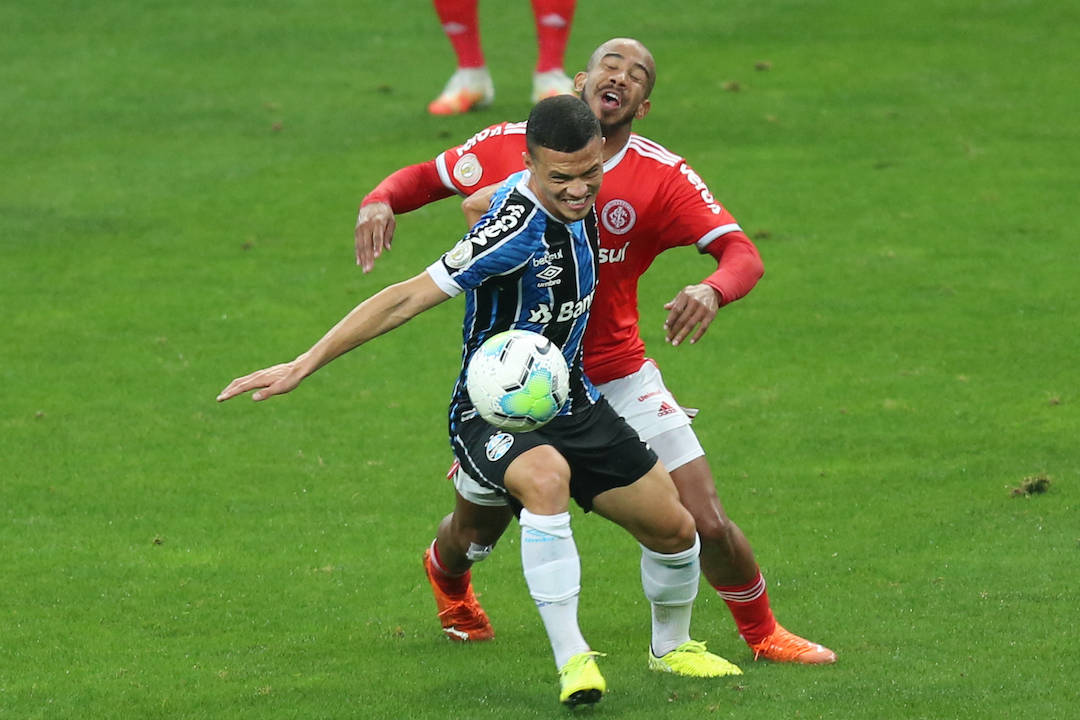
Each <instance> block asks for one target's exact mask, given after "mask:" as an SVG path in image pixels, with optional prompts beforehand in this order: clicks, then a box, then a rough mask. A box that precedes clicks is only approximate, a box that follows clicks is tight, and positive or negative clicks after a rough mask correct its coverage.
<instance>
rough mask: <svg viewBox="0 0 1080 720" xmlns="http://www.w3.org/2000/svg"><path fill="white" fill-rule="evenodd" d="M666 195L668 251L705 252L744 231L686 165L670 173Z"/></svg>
mask: <svg viewBox="0 0 1080 720" xmlns="http://www.w3.org/2000/svg"><path fill="white" fill-rule="evenodd" d="M663 195H664V201H663V208H664V213H665V216H666V217H667V223H666V227H665V228H664V232H663V233H661V234H662V236H663V237H664V238H665V245H667V246H668V247H673V246H676V245H696V246H697V248H698V250H699V251H700V252H705V248H706V247H707V246H708V245H709V243H711V242H712V241H714V240H715V239H716V238H718V237H722V236H723V235H725V234H727V233H730V232H736V231H741V230H742V228H741V227H739V223H738V222H737V221H736V220H735V218H734V217H732V215H731V213H729V212H728V211H727V209H726V208H724V207H723V206H722V205H721V204H720V201H719V200H717V199H716V198H715V197H713V194H712V192H711V191H710V190H709V186H708V185H706V184H705V181H704V180H702V179H701V176H700V175H698V174H697V173H696V172H694V170H693V168H691V167H690V166H689V165H688V164H687V163H686V161H681V162H679V163H678V165H677V166H676V167H674V168H672V169H671V170H670V172H669V175H668V178H667V180H666V182H665V183H664V192H663Z"/></svg>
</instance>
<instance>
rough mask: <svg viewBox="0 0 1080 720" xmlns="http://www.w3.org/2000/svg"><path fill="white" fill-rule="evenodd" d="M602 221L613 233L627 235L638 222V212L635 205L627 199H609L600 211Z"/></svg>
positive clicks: (605, 227) (606, 228)
mask: <svg viewBox="0 0 1080 720" xmlns="http://www.w3.org/2000/svg"><path fill="white" fill-rule="evenodd" d="M600 222H601V223H603V225H604V229H605V230H607V231H608V232H609V233H611V234H612V235H625V234H626V233H628V232H630V230H631V229H632V228H633V227H634V224H635V223H637V213H636V212H635V211H634V206H633V205H631V204H630V203H628V202H626V201H625V200H619V199H615V200H608V202H607V203H606V204H605V205H604V209H603V210H601V211H600Z"/></svg>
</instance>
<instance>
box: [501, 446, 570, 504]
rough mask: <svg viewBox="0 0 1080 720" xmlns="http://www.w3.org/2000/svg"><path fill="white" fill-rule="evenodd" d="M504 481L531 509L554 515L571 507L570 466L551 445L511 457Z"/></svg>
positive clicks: (518, 498)
mask: <svg viewBox="0 0 1080 720" xmlns="http://www.w3.org/2000/svg"><path fill="white" fill-rule="evenodd" d="M505 484H506V488H507V490H509V491H510V492H511V493H512V494H513V495H514V496H515V497H516V498H517V500H518V502H520V503H521V504H522V505H523V506H524V507H525V508H526V509H527V510H529V511H530V512H537V513H540V514H555V513H559V512H564V511H565V510H567V509H568V508H569V506H570V466H569V465H568V464H567V463H566V459H565V458H563V456H562V455H561V454H559V452H558V451H557V450H555V449H554V448H552V447H549V446H540V447H537V448H533V449H532V450H529V451H528V452H527V453H525V454H524V455H521V456H520V457H519V458H517V459H516V460H514V462H512V463H511V464H510V467H509V468H507V471H506V477H505Z"/></svg>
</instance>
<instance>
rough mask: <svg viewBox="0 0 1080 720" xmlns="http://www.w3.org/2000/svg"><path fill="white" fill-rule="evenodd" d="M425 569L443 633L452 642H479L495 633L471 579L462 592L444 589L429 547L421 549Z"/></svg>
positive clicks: (488, 638)
mask: <svg viewBox="0 0 1080 720" xmlns="http://www.w3.org/2000/svg"><path fill="white" fill-rule="evenodd" d="M424 570H425V571H426V572H427V578H428V582H429V583H430V584H431V591H432V593H434V595H435V605H436V606H437V607H438V609H439V622H441V623H442V629H443V632H444V633H445V634H446V637H448V638H450V639H451V640H454V641H455V642H470V641H471V642H480V641H483V640H490V639H492V638H493V637H495V629H494V628H493V627H491V621H489V620H488V616H487V613H485V612H484V608H482V607H480V603H479V602H478V601H477V599H476V595H475V594H474V593H473V589H472V582H471V581H467V586H466V588H465V592H463V593H461V594H460V595H458V594H451V593H448V592H446V590H445V589H443V588H442V587H441V586H440V584H439V580H438V576H437V573H438V571H437V570H436V569H435V566H434V564H433V563H432V561H431V548H430V547H429V548H428V549H427V550H425V551H424Z"/></svg>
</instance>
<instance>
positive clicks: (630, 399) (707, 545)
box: [355, 38, 836, 664]
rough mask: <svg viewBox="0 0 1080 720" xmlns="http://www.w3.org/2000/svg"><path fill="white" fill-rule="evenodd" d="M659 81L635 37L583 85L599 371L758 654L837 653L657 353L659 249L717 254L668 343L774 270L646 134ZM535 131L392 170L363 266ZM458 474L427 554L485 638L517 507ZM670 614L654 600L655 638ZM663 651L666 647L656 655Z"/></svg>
mask: <svg viewBox="0 0 1080 720" xmlns="http://www.w3.org/2000/svg"><path fill="white" fill-rule="evenodd" d="M655 82H656V66H655V63H654V61H653V58H652V55H651V53H650V52H649V51H648V49H646V48H645V47H644V46H643V45H641V43H639V42H637V41H636V40H631V39H625V38H617V39H613V40H609V41H608V42H606V43H604V44H603V45H601V46H600V47H599V48H597V50H596V51H595V52H594V53H593V55H592V57H591V58H590V59H589V63H588V65H587V66H586V69H585V71H584V72H581V73H578V74H577V76H576V77H575V89H576V90H577V91H578V92H580V93H581V96H582V98H583V99H584V100H585V101H586V103H587V104H588V105H589V107H590V108H592V110H593V112H594V113H595V114H596V115H597V117H598V118H599V119H600V125H601V128H602V131H603V134H604V137H605V146H604V173H605V174H604V183H603V185H602V186H601V188H600V191H599V194H598V195H597V200H596V211H597V215H598V217H599V220H600V263H601V264H600V282H599V285H598V288H597V292H596V296H595V299H594V301H593V302H594V304H593V311H592V315H591V318H590V322H589V325H588V329H587V331H586V337H585V371H586V373H587V374H588V375H589V377H590V378H591V379H592V380H593V382H595V383H596V384H597V386H598V387H599V388H600V390H601V392H603V393H604V395H605V396H606V397H607V398H608V400H609V401H610V402H611V403H612V405H613V406H614V407H615V408H616V410H617V411H618V412H619V413H620V414H621V415H623V417H625V418H626V419H627V421H628V422H629V423H630V424H631V425H632V426H633V427H634V429H635V430H637V431H638V433H639V435H640V436H641V438H642V439H643V440H645V441H646V442H648V443H649V445H650V446H651V447H652V448H653V449H654V450H655V451H656V452H657V454H658V455H659V457H660V459H661V460H662V461H663V463H664V465H665V467H667V469H668V471H669V472H670V473H671V477H672V479H673V480H674V481H675V485H676V487H677V488H678V490H679V495H680V499H681V501H682V503H683V504H684V505H685V506H686V508H687V509H688V510H689V511H690V513H691V514H692V515H693V517H694V520H695V522H696V524H697V529H698V534H699V536H700V538H701V568H702V573H703V574H704V575H705V577H706V579H707V580H708V581H709V584H710V585H712V587H713V588H714V589H715V590H716V592H717V593H718V594H719V595H720V596H721V597H722V598H723V599H724V601H725V603H726V604H727V606H728V608H729V609H730V611H731V614H732V616H733V618H734V620H735V624H736V626H737V627H738V630H739V633H740V635H741V636H742V637H743V639H744V640H745V641H746V643H747V644H748V645H749V646H750V648H751V650H752V651H753V652H754V658H755V659H757V658H767V659H770V660H773V661H779V662H796V663H806V664H818V663H831V662H834V661H835V659H836V655H835V654H834V653H833V652H832V651H831V650H829V649H828V648H825V647H823V646H821V645H819V644H817V643H813V642H809V641H807V640H805V639H803V638H801V637H799V636H798V635H795V634H793V633H791V632H789V631H788V630H786V629H785V628H783V627H782V626H781V625H780V624H779V623H777V621H776V618H775V617H774V615H773V612H772V609H771V606H770V603H769V597H768V594H767V592H766V584H765V580H764V577H763V576H762V574H761V572H760V570H759V568H758V565H757V562H756V560H755V558H754V553H753V550H752V549H751V547H750V544H749V542H748V541H747V539H746V536H745V535H744V534H743V532H742V531H741V530H740V529H739V527H738V526H737V525H736V524H735V523H734V522H732V521H731V519H730V518H728V516H727V514H726V513H725V512H724V509H723V506H722V505H721V503H720V500H719V498H718V497H717V494H716V485H715V482H714V480H713V476H712V471H711V470H710V468H709V465H708V462H707V461H706V459H705V453H704V450H703V449H702V447H701V445H700V443H699V442H698V440H697V438H696V436H695V435H694V433H693V430H692V429H691V427H690V417H689V416H688V415H687V412H686V411H685V410H684V409H683V408H681V407H680V406H679V404H678V403H677V402H676V401H675V399H674V397H673V396H672V395H671V393H670V392H669V391H668V390H667V388H666V387H665V386H664V383H663V378H662V377H661V375H660V372H659V370H658V368H657V367H656V365H655V364H654V363H652V362H651V361H650V360H648V359H647V358H646V357H645V345H644V342H643V341H642V339H641V337H640V334H639V331H638V326H637V323H638V309H637V308H638V303H637V282H638V278H639V277H640V276H641V274H642V273H644V272H645V270H647V269H648V267H649V265H650V264H651V263H652V261H653V260H654V259H655V258H656V256H657V255H658V254H659V253H661V252H663V251H664V250H667V249H669V248H673V247H681V246H691V245H692V246H695V247H696V248H697V250H698V251H699V252H701V253H707V254H709V255H711V256H712V257H713V258H715V260H716V262H717V268H716V271H715V272H713V273H712V274H710V275H709V276H707V277H706V278H704V279H703V281H702V282H699V283H695V284H691V285H687V286H686V287H684V288H683V289H682V290H681V291H679V293H678V294H677V295H676V296H675V297H674V298H673V299H672V300H671V301H670V302H668V303H667V304H665V306H664V307H665V309H666V310H668V316H667V319H666V322H665V327H666V330H667V340H668V342H670V343H672V344H673V345H680V344H682V343H683V342H684V341H687V340H688V341H689V343H690V344H693V343H695V342H697V341H698V340H699V339H700V338H701V337H702V336H703V335H704V333H705V332H706V330H707V329H708V328H709V326H710V324H711V323H712V321H713V319H714V318H715V316H716V313H717V311H718V310H719V308H721V307H723V306H725V305H728V304H730V303H732V302H735V301H736V300H738V299H739V298H741V297H743V296H744V295H746V293H748V292H749V291H750V290H751V289H752V288H753V287H754V285H755V284H756V283H757V280H758V279H759V278H760V277H761V275H762V273H763V267H762V263H761V258H760V256H759V254H758V251H757V249H756V248H755V247H754V244H753V243H752V242H751V240H750V239H749V238H748V237H747V236H746V234H745V233H744V232H743V231H742V229H741V228H740V227H739V225H738V223H737V222H736V221H735V219H734V218H733V217H732V216H731V215H730V213H728V211H727V210H726V209H725V208H724V207H723V206H722V205H721V204H720V203H719V202H718V201H717V200H716V198H715V197H713V195H712V194H711V192H710V191H709V189H708V187H707V185H706V184H705V182H704V181H703V180H702V179H701V177H700V176H698V175H697V173H695V172H694V171H693V170H692V169H691V168H690V166H689V165H688V164H687V163H686V162H685V160H683V159H682V158H681V157H679V156H678V155H675V154H674V153H672V152H670V151H668V150H667V149H666V148H664V147H663V146H661V145H659V144H658V143H655V142H653V141H651V140H648V139H646V138H644V137H642V136H640V135H638V134H636V133H634V132H632V129H631V126H632V124H633V121H634V120H640V119H642V118H644V117H645V116H646V114H647V113H648V112H649V110H650V101H649V94H650V93H651V91H652V88H653V85H654V84H655ZM523 133H524V126H523V124H522V123H502V124H499V125H493V126H491V127H489V128H486V129H485V130H482V131H481V132H479V133H477V134H476V135H474V136H473V137H472V138H471V139H469V140H468V141H467V142H465V143H464V144H462V145H460V146H458V147H455V148H451V149H450V150H447V151H445V152H443V153H441V154H440V155H439V156H438V157H436V158H435V159H434V160H431V161H428V162H426V163H421V164H419V165H413V166H409V167H406V168H403V169H401V170H398V171H397V172H395V173H393V174H391V175H390V176H389V177H387V178H386V179H385V180H383V182H381V183H380V184H379V185H378V186H377V187H376V188H375V189H374V190H373V191H372V192H371V193H370V194H368V196H367V197H365V199H364V201H363V203H362V205H361V210H360V215H359V218H358V220H357V225H356V238H355V239H356V252H357V263H358V264H360V265H361V267H362V268H363V269H364V270H365V271H368V270H370V269H371V268H372V266H373V264H374V261H375V258H376V257H377V256H378V255H379V254H380V253H381V252H382V251H383V250H384V249H388V248H389V247H390V244H391V242H392V239H393V231H394V213H402V212H407V211H409V210H413V209H415V208H418V207H420V206H422V205H424V204H426V203H428V202H432V201H434V200H438V199H440V198H444V197H449V196H450V195H452V194H455V193H457V194H461V195H465V196H470V195H473V194H476V193H477V192H478V191H480V190H481V189H483V188H484V187H485V186H487V185H490V184H491V183H495V182H498V181H499V180H501V179H502V178H503V177H505V176H507V175H508V174H510V173H511V172H514V171H516V170H519V169H520V168H521V163H522V152H523V151H524V147H525V146H524V135H523ZM482 197H483V195H480V196H478V198H482ZM478 206H480V207H486V206H485V205H484V204H483V202H482V200H477V201H474V199H473V198H470V199H469V200H466V204H465V207H466V212H467V213H473V214H475V213H476V212H478V210H479V209H480V207H478ZM454 480H455V487H456V488H457V490H458V493H457V501H456V506H455V510H454V512H453V513H451V514H450V515H448V516H446V518H444V519H443V521H442V523H441V524H440V526H439V531H438V535H437V537H436V539H435V541H434V542H433V543H432V545H431V547H430V548H429V549H428V551H427V553H426V554H425V565H426V567H427V571H428V577H429V579H430V580H431V583H432V587H433V589H434V591H435V595H436V600H437V602H438V605H439V610H440V618H441V620H442V623H443V627H444V630H445V631H446V633H447V635H448V636H450V637H452V638H454V639H458V640H485V639H489V638H491V637H492V636H493V634H494V631H493V630H492V628H491V625H490V623H489V621H488V619H487V617H486V615H485V614H484V612H483V610H482V609H481V608H480V606H479V604H478V603H477V602H476V599H475V595H474V593H473V591H472V587H471V576H470V567H471V566H472V564H473V562H475V561H476V560H479V559H483V558H484V557H486V555H487V553H489V552H490V550H491V547H492V546H493V545H494V544H495V542H496V540H497V539H498V538H499V537H500V535H501V534H502V532H503V530H504V529H505V528H506V526H507V525H508V524H509V522H510V520H511V518H512V516H513V513H512V510H511V509H510V508H508V507H507V506H505V504H503V503H502V502H501V501H499V499H498V498H493V497H491V496H490V495H486V494H485V493H484V492H483V488H481V487H479V486H478V485H477V484H476V483H475V482H474V481H472V480H471V479H470V478H468V476H466V475H464V474H463V473H462V472H460V470H457V471H456V472H455V473H454ZM657 612H658V610H657V608H656V606H655V605H654V608H653V614H654V639H653V643H654V645H655V644H656V643H657V642H658V641H657V637H656V635H657V632H656V628H657V620H658V619H657ZM660 620H662V618H660ZM659 634H661V635H662V632H661V633H659ZM661 642H662V638H661ZM663 650H664V648H663V647H653V653H654V654H655V653H660V652H662V651H663Z"/></svg>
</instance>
